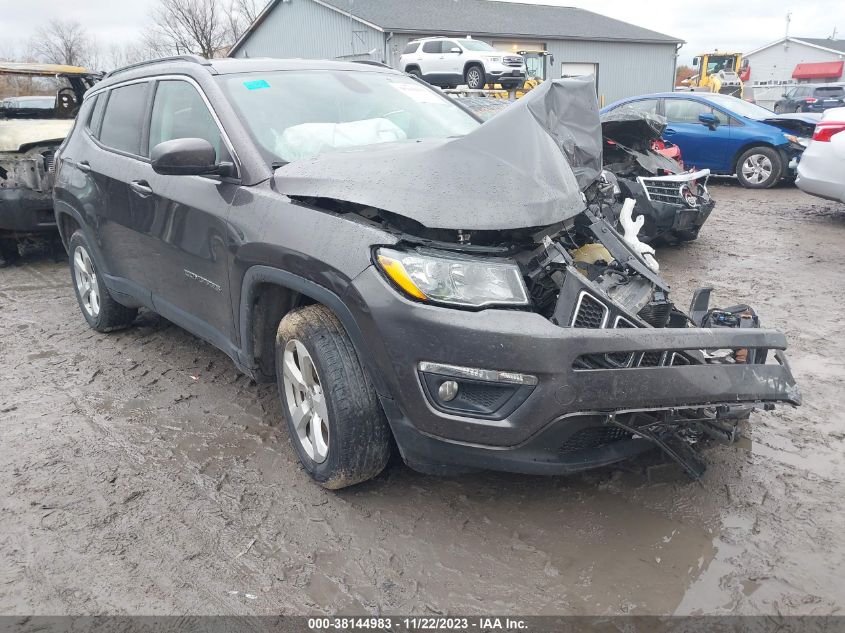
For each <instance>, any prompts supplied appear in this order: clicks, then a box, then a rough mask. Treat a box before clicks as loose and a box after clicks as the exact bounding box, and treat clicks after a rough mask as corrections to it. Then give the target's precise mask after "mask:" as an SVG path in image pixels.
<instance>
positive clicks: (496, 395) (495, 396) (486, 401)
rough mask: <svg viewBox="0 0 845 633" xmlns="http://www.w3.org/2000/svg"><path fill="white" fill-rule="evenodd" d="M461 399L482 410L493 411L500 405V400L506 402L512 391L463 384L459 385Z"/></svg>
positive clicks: (496, 387)
mask: <svg viewBox="0 0 845 633" xmlns="http://www.w3.org/2000/svg"><path fill="white" fill-rule="evenodd" d="M460 392H461V399H462V400H463V401H465V402H471V403H472V404H475V405H477V406H479V407H482V408H484V409H493V408H495V407H496V406H497V405H499V404H501V403H500V401H501V400H507V399H508V398H509V397H510V395H511V393H512V390H511V389H509V388H502V387H501V386H498V385H497V386H493V385H490V386H487V385H479V384H476V383H463V384H462V385H461V389H460Z"/></svg>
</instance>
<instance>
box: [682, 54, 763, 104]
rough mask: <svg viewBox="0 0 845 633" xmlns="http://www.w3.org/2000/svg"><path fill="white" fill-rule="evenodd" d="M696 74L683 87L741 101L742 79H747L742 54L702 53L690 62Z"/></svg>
mask: <svg viewBox="0 0 845 633" xmlns="http://www.w3.org/2000/svg"><path fill="white" fill-rule="evenodd" d="M692 65H693V68H697V69H698V74H697V75H695V76H694V77H690V79H688V80H687V81H686V82H684V85H685V86H688V87H689V89H690V90H692V91H707V92H718V93H720V94H724V95H731V96H734V97H739V98H740V99H742V97H743V92H744V87H743V84H742V82H743V79H747V71H748V61H747V60H743V59H742V53H720V52H719V51H715V52H713V53H703V54H702V55H698V56H696V57H695V58H693V60H692Z"/></svg>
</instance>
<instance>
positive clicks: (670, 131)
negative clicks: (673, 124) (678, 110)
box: [663, 127, 675, 136]
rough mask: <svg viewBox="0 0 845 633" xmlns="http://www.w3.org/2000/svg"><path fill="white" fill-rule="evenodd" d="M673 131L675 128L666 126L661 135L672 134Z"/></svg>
mask: <svg viewBox="0 0 845 633" xmlns="http://www.w3.org/2000/svg"><path fill="white" fill-rule="evenodd" d="M674 133H675V130H673V129H672V128H670V127H667V128H666V129H665V130H663V136H672V135H673V134H674Z"/></svg>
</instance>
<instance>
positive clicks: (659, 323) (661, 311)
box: [639, 301, 673, 327]
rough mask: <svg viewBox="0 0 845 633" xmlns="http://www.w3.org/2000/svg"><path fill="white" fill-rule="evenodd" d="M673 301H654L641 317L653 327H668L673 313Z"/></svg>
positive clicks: (642, 311) (642, 312)
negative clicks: (667, 324)
mask: <svg viewBox="0 0 845 633" xmlns="http://www.w3.org/2000/svg"><path fill="white" fill-rule="evenodd" d="M672 305H673V304H672V302H671V301H652V302H651V303H649V304H648V305H647V306H646V307H644V308H643V309H642V310H640V314H639V317H640V318H641V319H642V320H643V321H645V322H646V323H648V324H649V325H650V326H651V327H666V323H668V322H669V315H670V314H671V313H672Z"/></svg>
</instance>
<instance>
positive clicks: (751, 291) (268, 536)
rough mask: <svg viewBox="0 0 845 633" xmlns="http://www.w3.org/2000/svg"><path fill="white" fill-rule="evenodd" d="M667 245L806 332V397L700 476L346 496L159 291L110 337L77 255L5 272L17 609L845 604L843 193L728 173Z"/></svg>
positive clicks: (296, 610) (5, 536)
mask: <svg viewBox="0 0 845 633" xmlns="http://www.w3.org/2000/svg"><path fill="white" fill-rule="evenodd" d="M713 194H714V197H716V199H717V201H718V205H717V208H716V210H715V212H714V215H713V217H712V218H711V219H710V221H709V223H708V225H707V226H705V228H704V230H703V231H702V234H701V237H700V239H699V240H698V241H697V242H695V243H691V244H688V245H683V246H679V247H669V248H663V249H660V250H659V252H658V255H659V259H660V262H661V266H662V271H663V272H664V273H665V275H666V276H667V278H668V279H669V281H670V282H671V283H672V286H673V293H674V295H673V296H674V298H675V300H676V302H678V303H679V304H681V305H686V304H688V302H689V299H690V296H691V294H692V291H693V290H694V289H695V288H696V287H699V286H703V285H713V286H715V288H716V293H715V297H714V302H715V304H716V305H719V304H722V305H729V304H733V303H738V302H743V301H747V302H748V303H750V304H752V305H753V306H754V307H755V308H756V309H757V311H758V313H759V314H760V315H761V317H762V319H763V321H764V323H765V325H767V326H771V327H776V328H779V329H782V330H783V331H785V332H786V334H787V336H788V337H789V343H790V349H789V355H790V359H791V362H792V365H793V370H794V371H795V374H796V377H797V378H798V380H799V382H800V384H801V387H802V390H803V392H804V397H805V404H804V406H802V407H801V408H798V409H791V408H781V409H779V410H777V411H775V412H772V413H755V414H754V415H753V416H752V419H751V425H750V429H749V431H748V437H747V438H746V439H744V440H743V441H742V442H741V443H740V445H737V446H734V447H729V448H728V447H718V446H717V447H714V448H713V449H710V450H708V451H707V452H706V460H707V461H708V463H709V469H708V471H707V474H706V476H705V478H704V480H703V482H702V484H700V485H699V484H695V483H691V482H690V481H689V480H688V479H686V477H685V476H684V475H682V474H681V473H680V471H679V470H678V469H677V468H676V467H675V466H674V465H671V464H666V463H664V462H663V461H662V460H661V458H659V457H657V456H646V457H644V458H643V459H640V460H637V461H633V462H630V463H626V464H624V465H621V466H617V467H614V468H608V469H603V470H599V471H593V472H590V473H585V474H583V475H579V476H572V477H556V478H540V477H527V476H517V475H509V474H501V473H478V474H474V475H470V476H463V477H459V478H451V479H439V478H435V477H429V476H424V475H420V474H417V473H415V472H413V471H411V470H409V469H408V468H406V467H405V466H404V465H402V464H401V463H394V464H392V465H391V466H389V467H388V469H387V470H386V471H385V472H384V473H383V474H382V475H381V476H379V477H378V478H377V479H376V480H374V481H372V482H369V483H366V484H363V485H360V486H357V487H354V488H352V489H347V490H344V491H341V492H336V493H333V492H327V491H324V490H322V489H321V488H319V487H318V486H316V485H315V484H313V483H311V481H310V480H309V479H308V477H307V476H306V475H305V473H304V472H303V471H302V470H301V469H300V467H299V465H298V461H297V458H296V455H295V453H294V450H293V448H292V447H291V445H290V444H289V442H288V439H287V437H286V434H285V429H284V427H283V426H279V425H277V421H278V420H280V417H281V411H280V406H279V403H278V399H277V394H276V389H275V386H274V385H256V384H255V383H252V382H250V381H249V380H248V379H247V378H245V377H244V376H242V375H239V374H238V373H237V372H236V371H235V368H234V366H233V365H232V363H231V362H230V361H229V360H228V359H227V358H226V357H225V356H224V355H223V354H222V353H221V352H218V351H217V350H215V349H214V348H212V347H211V346H209V345H207V344H205V343H204V342H202V341H200V340H198V339H196V338H194V337H193V336H191V335H189V334H187V333H185V332H184V331H182V330H180V329H179V328H177V327H175V326H173V325H171V324H169V323H168V322H167V321H165V320H163V319H161V318H159V317H157V316H156V315H154V314H151V313H142V314H141V316H139V319H138V321H137V323H136V326H135V327H133V328H131V329H129V330H125V331H122V332H118V333H114V334H111V335H103V334H98V333H96V332H94V331H93V330H90V329H89V328H88V327H87V325H86V324H85V321H84V320H83V318H82V317H81V315H80V314H79V310H78V308H77V304H76V300H75V298H74V296H73V291H72V289H71V286H70V280H69V274H68V271H67V265H66V263H64V262H59V263H56V262H54V261H53V260H52V259H51V258H49V257H46V256H36V255H32V256H29V257H27V258H25V259H24V260H23V261H22V262H21V263H20V264H19V265H17V266H14V267H12V268H7V269H3V270H0V323H2V326H0V332H2V334H1V335H0V377H2V380H1V381H0V613H3V614H27V613H39V614H93V613H129V614H269V613H273V614H278V613H283V614H305V613H309V614H311V613H336V612H346V613H370V614H376V613H381V614H407V613H416V614H431V613H463V614H468V615H469V614H477V613H478V614H483V613H490V612H498V613H521V614H529V613H534V614H625V613H635V614H672V613H675V614H700V613H744V614H756V613H767V614H769V613H771V614H777V613H780V614H830V613H842V612H843V609H845V586H843V583H842V578H843V576H842V570H843V569H845V540H843V538H842V535H843V533H845V483H843V481H845V459H843V451H845V417H843V416H844V415H845V414H843V410H845V387H843V381H845V317H843V306H845V205H838V204H835V203H827V202H824V201H821V200H817V199H814V198H810V197H808V196H806V195H805V194H803V193H801V192H800V191H798V190H797V189H795V188H793V187H783V188H778V189H775V190H771V191H762V192H757V191H747V190H743V189H740V188H739V187H737V186H735V185H733V184H732V183H730V182H725V183H723V184H721V185H719V186H715V187H713Z"/></svg>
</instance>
